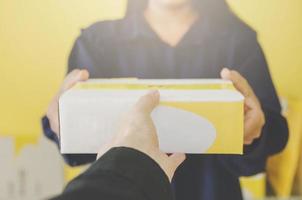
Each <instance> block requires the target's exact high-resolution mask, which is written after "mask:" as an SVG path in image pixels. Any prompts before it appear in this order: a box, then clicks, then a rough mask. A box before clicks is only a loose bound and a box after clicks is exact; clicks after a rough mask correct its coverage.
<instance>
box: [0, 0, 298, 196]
mask: <svg viewBox="0 0 302 200" xmlns="http://www.w3.org/2000/svg"><path fill="white" fill-rule="evenodd" d="M126 3H127V2H126V0H114V1H112V0H86V1H82V0H64V1H62V0H43V1H41V0H28V1H20V0H0V81H1V82H0V200H2V199H4V200H6V199H11V200H14V199H41V198H43V197H46V196H50V195H53V194H56V193H59V192H60V191H61V190H62V188H63V187H64V185H65V184H66V182H67V181H68V180H70V179H72V178H73V177H74V176H76V175H77V174H78V173H80V172H81V170H83V169H84V168H85V167H80V168H69V167H67V166H66V165H64V162H63V160H62V159H61V157H60V155H59V154H58V150H57V148H56V146H55V145H54V144H50V142H48V141H47V140H46V139H45V138H44V137H43V136H42V131H41V125H40V124H41V123H40V120H41V117H42V116H43V115H44V114H45V112H46V108H47V106H48V104H49V102H50V100H51V98H52V96H53V95H54V94H55V93H56V91H57V90H58V88H59V85H60V83H61V81H62V79H63V78H64V75H65V73H66V66H67V57H68V55H69V53H70V50H71V47H72V45H73V42H74V40H75V38H76V37H77V36H78V35H79V34H80V30H81V28H85V27H87V26H89V25H90V24H92V23H94V22H96V21H99V20H104V19H117V18H121V17H123V15H124V12H125V6H126ZM228 3H229V4H230V6H231V8H232V9H233V10H234V12H235V13H236V14H237V15H238V16H239V17H240V18H241V19H243V20H244V21H245V22H246V23H247V24H249V25H250V26H251V27H252V28H253V29H255V30H256V31H257V32H258V36H259V41H260V43H261V45H262V47H263V49H264V52H265V55H266V58H267V60H268V63H269V66H270V71H271V75H272V77H273V81H274V83H275V86H276V88H277V90H278V93H279V95H280V99H282V104H283V110H284V115H285V116H286V117H287V119H288V122H289V127H290V139H289V143H288V145H287V147H286V149H285V150H284V151H283V152H282V153H281V154H279V155H276V156H274V157H273V158H271V159H270V161H269V163H268V166H267V168H268V170H267V171H268V172H267V173H266V174H259V175H257V176H254V177H243V178H242V187H243V190H244V194H245V198H246V199H262V198H264V197H265V196H267V195H269V194H271V193H274V194H275V195H276V196H277V197H283V198H287V197H289V196H291V195H295V196H297V195H301V194H302V159H301V158H302V154H301V153H302V1H301V0H287V1H285V0H265V1H263V0H244V1H242V0H229V1H228ZM267 181H270V183H271V185H272V188H271V189H270V190H269V191H267V189H266V185H267Z"/></svg>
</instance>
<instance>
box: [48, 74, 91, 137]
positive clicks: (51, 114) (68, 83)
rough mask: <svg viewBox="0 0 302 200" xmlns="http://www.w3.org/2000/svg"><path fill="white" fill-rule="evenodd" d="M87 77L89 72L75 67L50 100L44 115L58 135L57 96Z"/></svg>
mask: <svg viewBox="0 0 302 200" xmlns="http://www.w3.org/2000/svg"><path fill="white" fill-rule="evenodd" d="M88 78H89V73H88V71H87V70H79V69H75V70H73V71H71V72H70V73H69V74H68V75H67V76H66V78H65V79H64V81H63V83H62V85H61V88H60V90H59V91H58V93H57V94H56V95H55V96H54V98H53V99H52V100H51V102H50V104H49V106H48V109H47V112H46V116H47V118H48V119H49V123H50V128H51V130H52V131H53V132H55V133H56V134H57V135H58V136H59V131H60V130H59V98H60V96H61V95H62V94H63V93H64V92H66V91H67V90H68V89H70V88H71V87H73V86H74V85H75V84H76V83H78V82H80V81H86V80H87V79H88Z"/></svg>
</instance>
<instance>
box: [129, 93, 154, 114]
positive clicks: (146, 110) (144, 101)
mask: <svg viewBox="0 0 302 200" xmlns="http://www.w3.org/2000/svg"><path fill="white" fill-rule="evenodd" d="M159 96H160V94H159V92H158V91H157V90H152V91H150V92H149V93H148V94H146V95H144V96H142V97H141V98H140V99H139V100H138V102H137V103H136V105H135V106H134V108H135V111H137V112H141V113H143V114H150V113H151V112H152V111H153V109H154V108H155V107H156V106H157V105H158V104H159Z"/></svg>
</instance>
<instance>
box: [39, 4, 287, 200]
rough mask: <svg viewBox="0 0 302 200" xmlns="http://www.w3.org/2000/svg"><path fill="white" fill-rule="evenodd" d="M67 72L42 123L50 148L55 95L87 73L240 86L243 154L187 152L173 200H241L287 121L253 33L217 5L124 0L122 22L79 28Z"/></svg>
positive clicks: (55, 127) (278, 146) (77, 157)
mask: <svg viewBox="0 0 302 200" xmlns="http://www.w3.org/2000/svg"><path fill="white" fill-rule="evenodd" d="M224 66H227V67H229V69H224V70H223V67H224ZM68 72H69V75H68V76H67V77H66V79H65V81H64V83H63V84H62V88H61V90H60V91H59V92H58V94H57V95H56V96H55V97H54V99H53V100H52V102H51V103H50V105H49V107H48V111H47V114H46V117H44V118H43V119H42V123H43V128H44V133H45V135H46V136H47V137H48V138H50V139H51V140H53V141H55V142H56V143H57V144H59V120H58V99H59V96H60V94H62V93H63V92H64V91H66V90H67V89H68V88H70V87H71V86H72V85H74V84H75V83H76V82H78V81H84V80H87V79H88V76H90V77H91V78H112V77H137V78H145V79H149V78H155V79H169V78H174V79H184V78H197V79H198V78H219V77H220V75H219V74H221V76H222V77H223V78H226V79H231V80H232V81H233V82H234V84H235V85H238V82H240V83H239V85H240V88H237V89H239V90H240V91H241V92H242V93H243V95H244V96H245V113H244V114H245V123H244V132H245V134H244V142H245V146H244V155H243V156H240V155H190V154H189V155H187V156H186V160H185V161H184V163H183V164H182V165H181V166H180V167H179V168H178V170H177V171H176V174H175V176H174V178H173V181H172V186H173V191H174V194H175V198H176V200H185V199H194V200H195V199H196V200H220V199H232V200H240V199H242V194H241V189H240V184H239V177H240V176H250V175H254V174H257V173H260V172H264V171H265V165H266V161H267V159H268V157H269V156H271V155H274V154H276V153H278V152H280V151H281V150H282V149H283V148H284V147H285V145H286V143H287V138H288V127H287V122H286V120H285V119H284V118H283V117H282V115H281V114H280V112H281V106H280V103H279V100H278V95H277V93H276V90H275V88H274V85H273V82H272V79H271V76H270V72H269V69H268V66H267V62H266V59H265V56H264V53H263V51H262V49H261V46H260V45H259V43H258V41H257V34H256V33H255V31H253V30H252V29H251V28H250V27H248V26H247V25H246V24H245V23H243V22H242V21H241V20H240V19H238V18H237V17H236V16H235V15H234V14H233V13H232V12H231V10H230V9H229V8H228V6H227V4H226V2H225V1H224V0H137V1H135V0H129V2H128V9H127V12H126V15H125V17H124V18H123V19H120V20H113V21H102V22H97V23H95V24H93V25H92V26H90V27H88V28H86V29H84V30H83V31H82V33H81V35H80V36H79V37H78V38H77V40H76V42H75V44H74V46H73V49H72V51H71V54H70V57H69V64H68ZM241 75H242V76H243V77H244V78H243V77H241ZM234 77H237V78H234ZM238 77H241V78H238ZM250 88H252V91H250ZM247 91H249V92H247ZM254 94H255V95H254ZM230 117H231V116H230ZM63 156H64V159H65V160H66V162H67V163H68V164H69V165H71V166H77V165H81V164H86V163H90V162H93V161H95V159H96V155H91V154H88V155H87V154H86V155H82V154H65V155H63Z"/></svg>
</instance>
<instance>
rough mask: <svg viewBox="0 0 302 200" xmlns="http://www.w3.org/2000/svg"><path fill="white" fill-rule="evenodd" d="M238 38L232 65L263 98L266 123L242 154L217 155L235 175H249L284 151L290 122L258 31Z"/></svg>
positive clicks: (263, 169) (257, 171) (261, 99)
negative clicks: (274, 155)
mask: <svg viewBox="0 0 302 200" xmlns="http://www.w3.org/2000/svg"><path fill="white" fill-rule="evenodd" d="M236 41H237V44H238V45H236V46H237V47H236V48H235V51H234V54H233V55H232V56H233V58H231V59H230V60H233V62H232V63H231V64H230V66H231V67H233V69H234V70H237V71H239V72H240V73H241V74H242V75H243V76H244V77H245V78H246V79H247V80H248V82H249V84H250V85H251V87H252V88H253V90H254V92H255V94H256V95H257V97H258V99H259V100H260V103H261V106H262V109H263V111H264V114H265V120H266V123H265V125H264V127H263V129H262V135H261V137H260V138H259V139H257V140H256V141H254V142H253V144H251V145H249V146H245V147H244V155H243V156H234V155H226V156H218V159H219V161H220V162H221V163H222V164H223V165H225V167H226V168H228V169H229V170H230V171H231V172H232V173H234V174H235V175H237V176H249V175H254V174H257V173H260V172H263V171H265V166H266V161H267V159H268V157H269V156H270V155H273V154H276V153H278V152H280V151H282V149H283V148H284V147H285V145H286V144H287V140H288V126H287V122H286V120H285V118H284V117H283V116H282V115H281V106H280V103H279V99H278V96H277V93H276V90H275V88H274V85H273V82H272V79H271V76H270V72H269V69H268V66H267V62H266V60H265V56H264V53H263V51H262V49H261V47H260V45H259V43H258V41H257V38H256V35H253V36H249V37H248V38H246V37H245V38H242V39H241V40H240V38H236Z"/></svg>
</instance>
